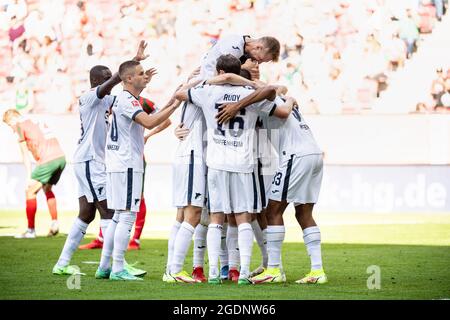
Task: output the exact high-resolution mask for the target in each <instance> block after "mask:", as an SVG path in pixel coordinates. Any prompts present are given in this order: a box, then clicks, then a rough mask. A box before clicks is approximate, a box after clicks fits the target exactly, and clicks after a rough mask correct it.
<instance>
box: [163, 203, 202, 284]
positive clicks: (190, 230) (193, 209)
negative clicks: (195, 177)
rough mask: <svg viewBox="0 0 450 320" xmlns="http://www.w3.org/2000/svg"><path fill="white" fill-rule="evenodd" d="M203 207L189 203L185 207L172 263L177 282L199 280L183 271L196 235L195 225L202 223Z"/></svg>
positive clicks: (173, 276)
mask: <svg viewBox="0 0 450 320" xmlns="http://www.w3.org/2000/svg"><path fill="white" fill-rule="evenodd" d="M201 214H202V207H199V206H193V205H189V206H187V207H185V208H184V221H183V222H182V223H181V225H180V229H179V230H178V233H177V236H176V239H175V243H174V249H173V256H172V261H171V263H170V275H171V276H172V278H173V279H175V281H176V282H187V283H195V282H199V281H197V280H195V279H194V278H192V277H191V276H190V275H189V274H188V273H187V272H186V271H183V265H184V260H185V258H186V254H187V251H188V249H189V246H190V244H191V241H192V237H193V235H194V230H195V227H196V226H197V225H198V224H199V223H200V217H201Z"/></svg>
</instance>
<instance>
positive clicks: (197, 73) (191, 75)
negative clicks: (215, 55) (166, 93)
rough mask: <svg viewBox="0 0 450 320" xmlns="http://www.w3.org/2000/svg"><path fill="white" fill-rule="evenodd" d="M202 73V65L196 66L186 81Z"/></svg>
mask: <svg viewBox="0 0 450 320" xmlns="http://www.w3.org/2000/svg"><path fill="white" fill-rule="evenodd" d="M199 74H200V67H198V68H196V69H195V70H194V71H192V73H191V74H190V75H189V77H188V78H187V81H186V82H189V81H191V80H192V79H193V78H196V77H197V76H198V75H199Z"/></svg>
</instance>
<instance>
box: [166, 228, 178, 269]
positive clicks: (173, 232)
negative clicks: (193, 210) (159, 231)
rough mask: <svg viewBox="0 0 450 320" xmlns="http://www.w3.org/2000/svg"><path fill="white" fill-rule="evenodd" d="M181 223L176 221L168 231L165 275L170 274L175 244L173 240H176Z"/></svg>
mask: <svg viewBox="0 0 450 320" xmlns="http://www.w3.org/2000/svg"><path fill="white" fill-rule="evenodd" d="M180 226H181V223H180V222H178V221H176V220H175V222H174V223H173V225H172V229H171V230H170V235H169V242H168V244H167V264H166V273H167V274H169V273H170V264H171V263H172V256H173V247H174V244H175V239H176V238H177V233H178V230H179V229H180Z"/></svg>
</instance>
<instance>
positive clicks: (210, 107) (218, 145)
mask: <svg viewBox="0 0 450 320" xmlns="http://www.w3.org/2000/svg"><path fill="white" fill-rule="evenodd" d="M253 91H254V90H253V88H250V87H242V86H233V85H221V86H215V85H208V84H205V85H201V86H197V87H195V88H192V89H190V90H189V91H188V95H189V102H191V103H193V104H195V105H196V106H198V107H200V108H201V109H202V110H203V114H204V115H205V120H206V126H207V141H208V148H207V153H206V164H207V166H208V167H209V168H213V169H217V170H224V171H229V172H242V173H250V172H253V168H254V164H255V161H256V154H255V153H256V146H255V143H256V141H255V124H256V120H257V118H258V115H259V114H260V113H264V114H268V113H270V112H271V111H272V109H273V108H274V106H275V105H274V103H273V102H271V101H267V100H264V101H261V102H259V103H255V104H252V105H250V106H248V107H247V108H245V109H243V110H241V111H240V113H239V114H238V115H237V116H236V117H234V118H233V119H231V120H230V121H229V122H227V123H224V124H221V125H219V124H218V123H217V119H216V115H217V114H218V112H219V111H220V110H219V107H220V106H221V105H222V104H224V103H230V102H237V101H239V100H241V99H243V98H245V97H246V96H248V95H249V94H251V93H252V92H253Z"/></svg>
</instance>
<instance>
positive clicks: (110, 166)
mask: <svg viewBox="0 0 450 320" xmlns="http://www.w3.org/2000/svg"><path fill="white" fill-rule="evenodd" d="M140 112H144V111H143V110H142V107H141V105H140V104H139V101H138V98H136V97H134V96H133V95H132V94H131V93H129V92H128V91H125V90H124V91H122V92H120V93H119V94H118V95H117V98H116V101H115V102H114V104H113V107H112V112H111V116H112V118H111V125H110V126H109V130H108V134H107V137H106V156H105V160H106V171H107V172H125V171H127V170H128V169H130V168H132V169H133V171H134V172H143V171H144V167H143V161H142V159H143V156H144V127H143V126H141V125H140V124H138V123H136V122H135V121H134V119H135V117H136V116H137V115H138V114H139V113H140Z"/></svg>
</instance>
